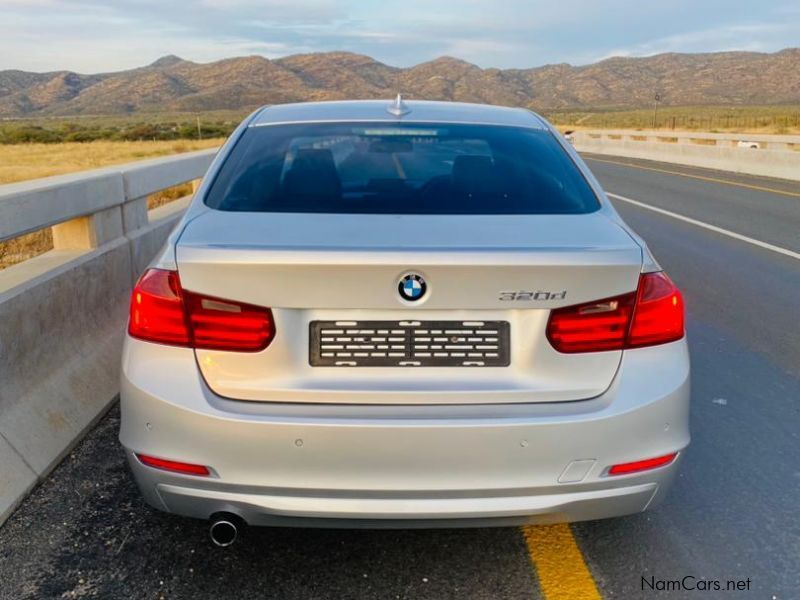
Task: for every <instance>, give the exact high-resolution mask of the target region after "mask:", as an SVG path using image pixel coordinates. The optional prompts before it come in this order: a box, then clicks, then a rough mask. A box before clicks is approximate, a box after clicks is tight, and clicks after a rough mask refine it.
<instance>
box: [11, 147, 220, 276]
mask: <svg viewBox="0 0 800 600" xmlns="http://www.w3.org/2000/svg"><path fill="white" fill-rule="evenodd" d="M222 142H223V140H220V139H209V140H203V141H199V142H198V141H190V140H179V141H168V142H109V141H100V142H89V143H77V142H76V143H64V144H16V145H0V184H4V183H13V182H16V181H24V180H26V179H38V178H40V177H49V176H51V175H63V174H64V173H72V172H74V171H83V170H86V169H96V168H98V167H105V166H108V165H114V164H121V163H126V162H132V161H136V160H143V159H146V158H156V157H158V156H167V155H169V154H178V153H181V152H191V151H193V150H202V149H203V148H213V147H215V146H219V145H220V144H221V143H222ZM191 193H192V185H191V183H185V184H181V185H177V186H174V187H172V188H169V189H166V190H163V191H161V192H159V193H157V194H153V195H152V196H150V197H149V198H148V202H147V205H148V208H150V209H152V208H156V207H158V206H162V205H164V204H166V203H168V202H171V201H172V200H175V199H177V198H181V197H183V196H186V195H188V194H191ZM52 248H53V236H52V233H51V231H50V228H46V229H42V230H40V231H35V232H33V233H30V234H28V235H24V236H20V237H17V238H14V239H11V240H8V241H6V242H0V269H4V268H6V267H10V266H11V265H13V264H16V263H19V262H22V261H23V260H27V259H29V258H32V257H34V256H38V255H39V254H42V253H44V252H47V251H48V250H51V249H52Z"/></svg>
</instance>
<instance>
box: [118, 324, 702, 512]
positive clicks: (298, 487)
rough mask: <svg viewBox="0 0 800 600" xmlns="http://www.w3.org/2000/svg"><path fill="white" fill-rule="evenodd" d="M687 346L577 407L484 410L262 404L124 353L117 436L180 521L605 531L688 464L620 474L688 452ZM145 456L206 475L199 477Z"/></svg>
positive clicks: (159, 356)
mask: <svg viewBox="0 0 800 600" xmlns="http://www.w3.org/2000/svg"><path fill="white" fill-rule="evenodd" d="M688 407H689V364H688V355H687V352H686V344H685V342H684V341H680V342H676V343H673V344H667V345H664V346H658V347H653V348H643V349H638V350H635V351H629V352H626V353H625V355H624V358H623V361H622V364H621V366H620V370H619V372H618V374H617V376H616V377H615V380H614V382H613V384H612V386H611V387H610V388H609V390H607V392H606V393H604V394H603V395H602V396H600V397H598V398H595V399H592V400H586V401H580V402H558V403H540V404H515V405H477V406H476V405H472V406H453V405H441V406H375V405H372V406H357V405H314V404H305V405H298V404H288V403H286V404H281V403H255V402H237V401H231V400H226V399H223V398H220V397H218V396H216V395H214V394H213V393H212V392H211V391H210V390H209V389H208V388H207V386H206V385H205V383H204V382H203V380H202V378H201V377H200V375H199V373H198V369H197V366H196V364H195V360H194V354H193V353H192V351H191V350H185V349H181V348H170V347H166V346H158V345H154V344H147V343H144V342H139V341H135V340H128V341H127V343H126V349H125V355H124V359H123V375H122V428H121V432H120V439H121V441H122V443H123V445H124V446H125V448H126V449H127V451H128V455H129V461H130V464H131V468H132V470H133V473H134V475H135V477H136V480H137V482H138V484H139V487H140V488H141V490H142V492H143V494H144V496H145V497H146V498H147V500H148V502H150V503H151V504H152V505H153V506H155V507H157V508H159V509H162V510H166V511H169V512H173V513H177V514H181V515H186V516H191V517H197V518H208V517H209V516H210V515H212V514H213V513H216V512H221V511H224V512H233V513H235V514H238V515H240V516H241V517H242V518H244V520H245V521H247V522H248V523H251V524H255V525H273V524H274V525H315V526H341V527H352V526H367V527H384V526H400V527H411V526H459V527H460V526H469V525H482V524H514V523H529V522H558V521H579V520H586V519H598V518H604V517H613V516H619V515H624V514H630V513H635V512H639V511H642V510H644V509H645V508H647V507H648V506H652V505H653V504H654V503H656V502H658V501H659V500H660V499H661V498H662V497H663V494H664V493H665V491H666V489H667V487H668V486H669V483H670V482H671V480H672V478H673V477H674V475H675V472H676V470H677V468H678V461H675V462H674V463H672V464H670V465H668V466H666V467H662V468H659V469H655V470H653V471H649V472H645V473H640V474H633V475H623V476H617V477H608V476H606V475H605V471H606V469H607V468H608V466H610V465H612V464H616V463H622V462H630V461H634V460H639V459H642V458H649V457H653V456H660V455H663V454H667V453H670V452H676V451H677V452H680V451H681V450H683V449H684V448H685V447H686V446H687V444H688V443H689V431H688ZM134 452H139V453H145V454H149V455H153V456H159V457H163V458H169V459H173V460H179V461H184V462H191V463H197V464H203V465H207V466H209V467H210V468H211V469H212V471H213V476H212V477H207V478H200V477H192V476H184V475H178V474H173V473H167V472H163V471H158V470H155V469H152V468H150V467H146V466H144V465H142V464H141V463H139V461H138V460H137V459H136V458H135V456H134Z"/></svg>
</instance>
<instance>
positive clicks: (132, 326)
mask: <svg viewBox="0 0 800 600" xmlns="http://www.w3.org/2000/svg"><path fill="white" fill-rule="evenodd" d="M128 333H129V334H130V335H131V336H132V337H135V338H138V339H140V340H146V341H149V342H158V343H162V344H170V345H173V346H187V347H190V348H205V349H210V350H230V351H235V352H258V351H260V350H263V349H264V348H266V347H267V346H269V344H270V342H271V341H272V338H273V337H275V324H274V321H273V319H272V311H271V310H270V309H268V308H264V307H261V306H253V305H251V304H243V303H241V302H234V301H231V300H223V299H221V298H211V297H207V296H202V295H199V294H195V293H193V292H189V291H185V290H183V289H181V282H180V279H179V277H178V274H177V273H176V272H175V271H165V270H162V269H149V270H147V271H146V272H145V273H144V274H143V275H142V277H141V278H140V279H139V281H138V283H137V284H136V287H135V288H134V290H133V294H132V297H131V310H130V320H129V322H128Z"/></svg>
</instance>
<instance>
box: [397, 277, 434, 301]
mask: <svg viewBox="0 0 800 600" xmlns="http://www.w3.org/2000/svg"><path fill="white" fill-rule="evenodd" d="M397 290H398V291H399V292H400V297H401V298H402V299H403V300H408V301H409V302H416V301H417V300H420V299H421V298H422V297H423V296H424V295H425V292H426V291H427V290H428V284H426V283H425V280H424V279H423V278H422V275H418V274H417V273H408V274H407V275H403V277H402V278H401V279H400V283H399V284H398V285H397Z"/></svg>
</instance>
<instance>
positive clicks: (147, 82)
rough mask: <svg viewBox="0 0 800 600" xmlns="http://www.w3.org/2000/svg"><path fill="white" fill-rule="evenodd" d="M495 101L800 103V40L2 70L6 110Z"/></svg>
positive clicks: (54, 112)
mask: <svg viewBox="0 0 800 600" xmlns="http://www.w3.org/2000/svg"><path fill="white" fill-rule="evenodd" d="M398 91H400V92H402V93H403V94H405V95H407V96H408V97H410V98H425V99H436V100H460V101H467V102H486V103H491V104H504V105H514V106H527V107H531V108H535V109H539V110H541V109H550V110H552V109H567V108H575V109H587V108H592V109H598V108H639V107H643V106H649V105H651V104H652V102H653V99H654V96H655V94H656V93H658V94H659V96H660V100H661V102H662V103H663V104H666V105H701V104H706V105H712V104H713V105H757V104H788V103H800V48H788V49H785V50H781V51H780V52H775V53H757V52H716V53H708V54H675V53H669V54H658V55H655V56H650V57H643V58H632V57H616V58H609V59H606V60H602V61H600V62H597V63H594V64H590V65H584V66H572V65H569V64H554V65H546V66H542V67H535V68H530V69H494V68H489V69H483V68H480V67H478V66H476V65H474V64H471V63H468V62H465V61H463V60H459V59H456V58H451V57H441V58H437V59H435V60H432V61H429V62H426V63H422V64H419V65H416V66H413V67H408V68H398V67H392V66H389V65H386V64H384V63H381V62H379V61H377V60H374V59H372V58H370V57H368V56H364V55H360V54H353V53H349V52H328V53H315V54H298V55H293V56H287V57H285V58H279V59H275V60H270V59H267V58H264V57H262V56H246V57H240V58H230V59H225V60H220V61H217V62H212V63H203V64H201V63H195V62H191V61H188V60H183V59H181V58H179V57H177V56H165V57H163V58H160V59H159V60H157V61H156V62H154V63H152V64H150V65H147V66H145V67H140V68H136V69H131V70H126V71H118V72H113V73H98V74H93V75H85V74H80V73H74V72H72V71H55V72H50V73H32V72H26V71H19V70H6V71H0V117H36V116H67V115H106V114H107V115H113V114H131V113H138V112H155V111H158V112H197V111H212V110H221V109H226V110H246V109H249V108H253V107H256V106H260V105H262V104H274V103H280V102H292V101H303V100H332V99H345V98H386V99H390V98H392V97H393V96H394V95H395V94H396V93H397V92H398Z"/></svg>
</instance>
